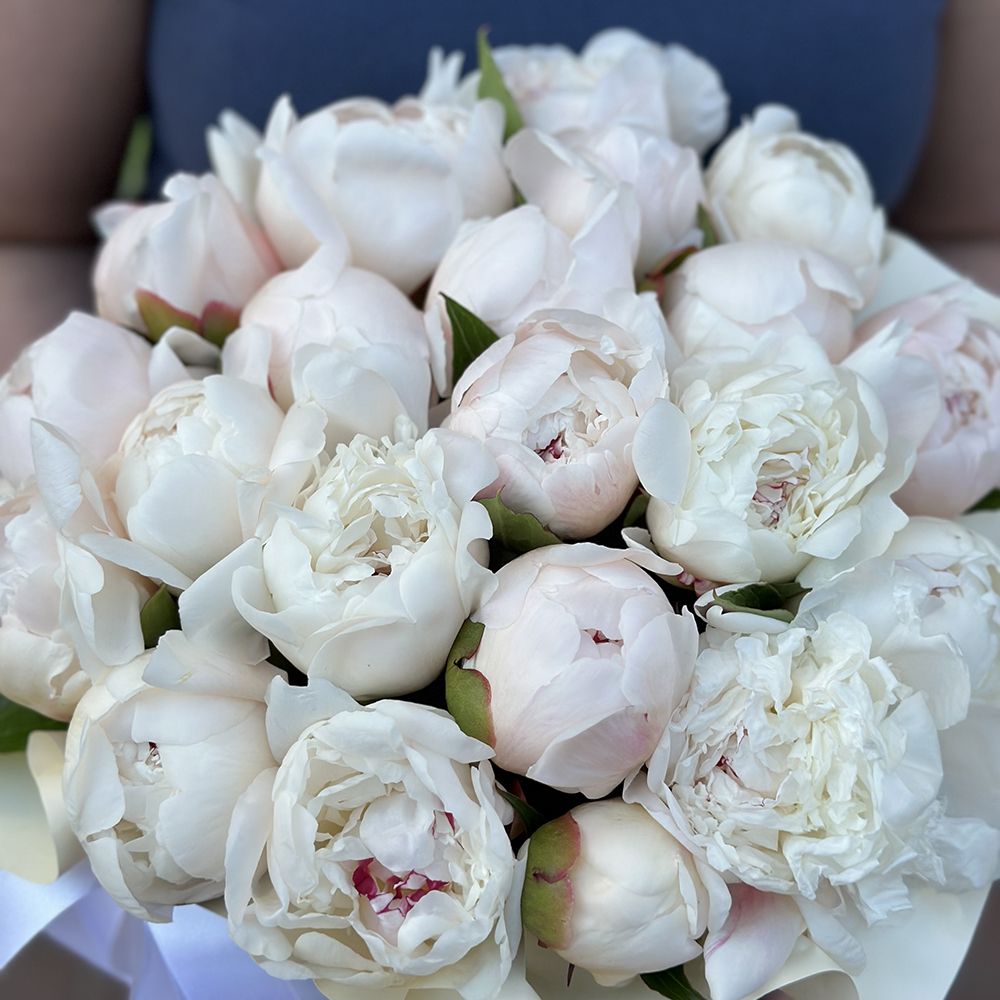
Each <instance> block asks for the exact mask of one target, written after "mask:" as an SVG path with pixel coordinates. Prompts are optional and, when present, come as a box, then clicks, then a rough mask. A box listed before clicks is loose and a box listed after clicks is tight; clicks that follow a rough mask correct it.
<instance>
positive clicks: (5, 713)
mask: <svg viewBox="0 0 1000 1000" xmlns="http://www.w3.org/2000/svg"><path fill="white" fill-rule="evenodd" d="M65 728H66V723H65V722H56V720H55V719H49V718H47V717H46V716H44V715H39V714H38V712H33V711H32V710H31V709H30V708H25V707H24V706H23V705H17V704H15V703H14V702H12V701H9V700H8V699H7V698H4V697H3V696H0V753H17V752H18V751H20V750H23V749H24V748H25V747H26V746H27V745H28V737H29V736H30V735H31V734H32V733H33V732H34V731H35V730H36V729H65Z"/></svg>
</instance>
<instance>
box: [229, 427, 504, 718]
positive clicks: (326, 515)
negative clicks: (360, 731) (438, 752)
mask: <svg viewBox="0 0 1000 1000" xmlns="http://www.w3.org/2000/svg"><path fill="white" fill-rule="evenodd" d="M495 477H496V466H495V464H494V463H493V461H492V460H491V459H490V457H489V455H488V453H487V452H486V451H485V449H483V448H481V447H480V445H479V444H478V443H477V442H475V441H470V440H469V439H468V438H465V437H462V436H461V435H458V434H454V433H452V432H450V431H443V430H434V431H429V432H428V433H427V434H425V435H424V436H423V437H421V438H417V436H416V429H415V428H414V427H413V425H412V424H411V423H409V421H407V420H405V419H400V420H399V421H398V422H397V426H396V431H395V434H394V437H393V438H382V439H381V440H376V439H374V438H369V437H365V436H363V435H358V436H357V437H356V438H354V440H353V441H351V443H350V444H349V445H340V446H339V447H338V448H337V452H336V454H335V455H334V457H333V459H332V461H331V462H330V464H329V465H328V466H327V467H326V468H325V469H324V470H323V473H322V475H320V476H319V477H318V478H316V479H315V480H314V481H313V482H311V483H310V484H309V485H308V486H307V487H306V488H305V489H304V490H303V491H302V492H301V493H300V494H299V495H298V497H297V498H296V499H295V501H294V505H293V506H290V507H283V508H282V507H276V508H274V509H273V511H272V516H271V517H270V518H269V519H268V520H267V521H266V522H265V523H263V524H262V526H261V535H262V540H261V541H260V542H256V541H255V542H253V543H251V546H250V547H252V548H254V549H255V552H256V553H257V555H256V556H255V562H254V563H253V564H252V565H247V566H246V567H244V568H242V569H240V570H238V571H237V573H236V575H235V576H234V580H233V586H234V595H235V597H236V604H237V607H238V608H239V610H240V612H241V614H242V615H243V616H244V617H245V618H246V620H247V622H249V624H250V625H251V626H252V627H253V628H255V629H256V630H257V631H259V632H261V633H263V634H264V635H266V636H267V637H268V638H269V639H270V640H271V641H272V642H273V643H274V644H275V645H276V646H277V647H278V649H279V650H281V652H282V653H283V654H284V655H285V656H287V657H288V659H289V660H291V662H292V663H293V664H295V666H297V667H299V668H300V669H301V670H303V671H305V672H306V673H308V674H309V676H310V677H318V678H325V679H328V680H331V681H333V682H334V683H335V684H337V685H338V686H339V687H341V688H343V689H344V690H345V691H347V692H348V693H349V694H351V695H353V696H354V697H356V698H360V699H362V700H367V699H371V698H377V697H380V696H385V695H399V694H407V693H410V692H412V691H418V690H419V689H420V688H422V687H424V686H425V685H427V684H429V683H430V682H431V681H432V680H433V679H434V678H435V677H436V676H437V675H438V674H439V673H440V672H441V669H442V667H443V666H444V663H445V659H446V657H447V654H448V650H449V648H450V647H451V644H452V641H453V640H454V638H455V635H456V633H457V632H458V630H459V628H460V627H461V625H462V622H464V621H465V619H466V618H467V617H468V616H469V614H470V613H471V612H472V611H473V610H474V609H475V608H476V607H478V606H479V604H480V602H481V601H482V599H483V597H484V596H485V595H486V594H487V593H488V592H489V590H490V588H491V587H492V585H493V575H492V574H491V573H490V571H489V570H488V569H486V564H487V562H488V559H489V551H488V548H489V547H488V544H487V539H488V538H489V537H490V535H491V534H492V530H493V529H492V525H491V524H490V519H489V515H488V514H487V512H486V509H485V508H484V507H483V506H482V505H481V504H477V503H473V502H472V499H473V497H475V496H476V495H477V494H478V493H479V492H480V491H481V490H482V489H483V488H484V487H486V486H487V485H489V483H490V482H491V481H492V480H493V479H494V478H495Z"/></svg>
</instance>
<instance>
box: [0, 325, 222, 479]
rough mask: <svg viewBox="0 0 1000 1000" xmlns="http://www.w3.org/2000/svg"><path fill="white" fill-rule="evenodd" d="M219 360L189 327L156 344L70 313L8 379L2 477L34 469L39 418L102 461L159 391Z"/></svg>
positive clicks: (0, 386) (2, 394) (2, 398)
mask: <svg viewBox="0 0 1000 1000" xmlns="http://www.w3.org/2000/svg"><path fill="white" fill-rule="evenodd" d="M217 361H218V351H216V349H215V348H214V347H212V346H211V345H210V344H207V343H206V342H205V341H203V340H201V339H200V338H197V337H195V336H194V334H191V333H188V332H187V331H184V330H171V331H170V332H169V333H168V334H166V335H165V336H164V337H163V338H162V339H161V340H160V341H159V343H157V345H156V346H155V347H150V345H149V344H148V343H147V342H146V341H145V340H144V339H143V338H142V337H137V336H136V335H135V334H134V333H132V332H130V331H128V330H123V329H122V328H121V327H119V326H115V325H114V324H112V323H106V322H104V321H103V320H100V319H96V318H95V317H93V316H87V315H85V314H84V313H77V312H75V313H70V315H69V316H68V317H67V318H66V319H65V320H63V322H62V323H61V324H60V325H59V326H57V327H56V328H55V329H54V330H53V331H52V332H51V333H47V334H46V335H45V336H44V337H41V338H39V339H38V340H36V341H35V342H34V343H32V344H30V345H29V346H28V347H26V348H25V350H24V351H23V352H22V353H21V356H20V357H19V358H18V359H17V360H16V361H15V362H14V364H13V366H12V367H11V369H10V371H8V372H7V374H6V375H4V376H3V378H0V475H2V476H4V477H5V478H7V479H9V480H10V481H11V482H12V483H15V484H18V485H20V484H23V483H25V482H26V481H27V480H28V479H29V478H30V477H31V475H32V474H33V473H34V471H35V464H34V460H33V458H32V455H31V421H32V420H44V421H45V422H46V423H47V424H49V425H50V426H52V427H56V428H58V429H59V430H61V431H63V432H64V433H66V434H69V435H71V436H72V437H73V439H74V440H75V441H76V442H77V444H79V446H80V448H81V449H82V452H83V454H84V455H85V457H86V459H87V462H88V463H89V464H90V465H92V466H94V467H97V466H99V465H100V464H101V463H102V462H103V461H104V460H105V459H107V458H108V456H109V455H111V454H112V453H113V452H114V451H115V449H116V448H117V447H118V442H119V441H120V440H121V436H122V432H123V431H124V430H125V428H126V427H127V426H128V422H129V421H130V420H131V419H132V418H133V417H134V416H135V415H136V414H137V413H139V412H140V411H141V410H143V409H145V407H146V404H147V403H148V402H149V399H150V397H151V396H152V395H153V394H154V393H156V392H158V391H159V390H160V389H162V388H164V387H165V386H168V385H170V384H171V383H173V382H180V381H186V380H187V379H190V378H192V377H194V376H195V375H197V374H200V373H201V372H202V371H203V370H204V369H206V368H208V367H211V366H212V365H214V364H216V363H217Z"/></svg>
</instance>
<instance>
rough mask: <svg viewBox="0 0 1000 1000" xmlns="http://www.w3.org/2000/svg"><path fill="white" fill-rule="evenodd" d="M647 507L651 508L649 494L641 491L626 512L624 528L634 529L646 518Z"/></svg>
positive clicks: (623, 522)
mask: <svg viewBox="0 0 1000 1000" xmlns="http://www.w3.org/2000/svg"><path fill="white" fill-rule="evenodd" d="M647 507H649V494H648V493H645V492H643V491H642V490H640V491H639V492H638V493H637V494H636V496H635V499H634V500H633V501H632V502H631V503H630V504H629V505H628V510H627V511H625V519H624V520H623V521H622V527H623V528H634V527H635V526H636V525H637V524H638V523H639V522H640V521H641V520H642V519H643V518H644V517H645V516H646V508H647Z"/></svg>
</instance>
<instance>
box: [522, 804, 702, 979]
mask: <svg viewBox="0 0 1000 1000" xmlns="http://www.w3.org/2000/svg"><path fill="white" fill-rule="evenodd" d="M527 861H528V867H527V872H526V874H525V882H524V890H523V893H522V896H521V917H522V920H523V922H524V929H525V930H526V931H528V932H530V933H532V934H535V935H536V936H537V937H538V939H539V941H540V942H541V944H543V945H544V946H545V947H547V948H551V949H553V950H554V951H555V952H556V954H557V955H559V956H560V958H563V959H565V960H566V961H567V962H569V963H570V964H571V965H576V966H579V967H580V968H581V969H586V970H587V971H588V972H589V973H590V974H591V975H592V976H593V977H594V979H596V980H597V982H598V983H599V984H600V985H601V986H618V985H620V984H622V983H624V982H626V981H627V980H629V979H631V978H632V977H633V976H636V975H639V974H641V973H645V972H658V971H660V970H662V969H670V968H673V967H674V966H677V965H682V964H683V963H684V962H689V961H690V960H691V959H693V958H696V957H697V956H698V955H700V954H701V945H700V944H699V943H698V938H699V937H701V935H702V934H704V933H705V930H706V928H707V926H708V911H709V893H708V890H707V889H706V888H705V886H704V884H703V883H702V878H701V875H700V872H699V866H698V865H697V864H696V862H695V860H694V858H693V857H692V856H691V855H690V854H689V853H688V851H687V850H685V848H684V847H682V846H681V844H680V843H678V842H677V841H676V840H675V839H674V838H673V837H672V836H671V835H670V834H669V833H668V832H667V831H666V830H665V829H664V828H663V827H662V826H660V825H659V824H658V823H657V822H656V820H654V819H653V818H652V817H651V816H650V815H649V813H648V812H646V810H645V809H644V808H643V807H642V806H640V805H635V804H628V803H625V802H623V801H621V799H610V800H607V801H603V802H588V803H587V804H586V805H582V806H577V808H575V809H574V810H573V811H572V812H570V813H567V815H565V816H563V817H562V818H561V819H557V820H553V821H552V822H551V823H546V824H545V826H543V827H541V828H540V829H538V830H536V831H535V833H534V834H533V835H532V837H531V840H530V841H529V842H528V857H527Z"/></svg>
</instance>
